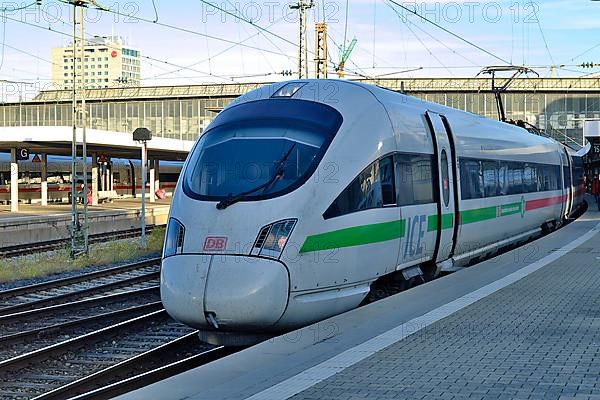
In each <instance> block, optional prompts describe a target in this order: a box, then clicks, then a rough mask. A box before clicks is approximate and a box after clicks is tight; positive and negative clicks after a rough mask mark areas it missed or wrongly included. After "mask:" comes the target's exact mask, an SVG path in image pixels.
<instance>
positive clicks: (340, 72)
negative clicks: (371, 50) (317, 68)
mask: <svg viewBox="0 0 600 400" xmlns="http://www.w3.org/2000/svg"><path fill="white" fill-rule="evenodd" d="M356 42H358V40H357V39H356V38H353V39H352V41H351V42H350V44H349V45H348V47H347V48H345V49H344V48H343V47H341V46H340V52H341V53H342V57H341V58H340V62H339V64H338V66H337V68H336V69H335V71H336V72H337V74H338V77H339V78H344V77H345V76H346V73H345V72H344V66H345V65H346V61H348V59H349V58H350V54H352V50H354V47H355V46H356ZM344 45H345V44H344Z"/></svg>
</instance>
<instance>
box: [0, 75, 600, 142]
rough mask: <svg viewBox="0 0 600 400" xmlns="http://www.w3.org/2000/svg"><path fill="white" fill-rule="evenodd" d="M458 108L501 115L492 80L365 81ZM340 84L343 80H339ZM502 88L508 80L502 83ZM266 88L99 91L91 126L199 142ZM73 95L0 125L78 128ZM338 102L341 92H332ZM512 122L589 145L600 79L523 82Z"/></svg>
mask: <svg viewBox="0 0 600 400" xmlns="http://www.w3.org/2000/svg"><path fill="white" fill-rule="evenodd" d="M361 82H365V83H371V84H376V85H379V86H382V87H385V88H388V89H391V90H395V91H401V92H404V93H406V94H409V95H413V96H417V97H420V98H422V99H424V100H428V101H433V102H437V103H441V104H443V105H447V106H450V107H454V108H458V109H462V110H465V111H469V112H472V113H475V114H480V115H483V116H486V117H490V118H498V114H497V108H496V101H495V98H494V94H493V92H492V90H491V80H489V79H482V78H456V79H454V78H453V79H447V78H432V79H429V78H419V79H381V80H361ZM332 83H335V81H332ZM497 83H499V84H502V81H501V80H500V81H499V82H497ZM263 85H264V83H234V84H206V85H194V86H157V87H124V88H103V89H92V90H88V91H87V93H86V99H87V106H88V115H89V117H88V121H89V127H90V128H92V129H98V130H107V131H113V132H123V133H124V134H129V135H130V134H131V132H133V130H134V129H136V128H138V127H146V128H148V129H150V130H151V131H152V132H153V134H154V136H158V137H164V138H173V139H180V140H195V139H196V138H197V137H198V136H199V134H201V133H202V131H203V130H204V129H206V127H207V126H208V124H209V123H210V121H211V120H212V119H213V118H214V117H215V116H216V114H217V113H218V112H219V111H220V110H222V109H223V108H224V107H225V106H227V104H229V103H230V102H231V101H232V100H233V99H235V98H236V97H238V96H240V95H242V94H244V93H247V92H248V91H250V90H253V89H255V88H258V87H261V86H263ZM71 96H72V93H71V92H70V91H68V90H55V91H44V92H41V93H40V94H39V95H38V96H36V97H35V98H34V99H33V100H31V101H28V102H21V103H4V104H1V105H0V127H11V126H69V125H72V120H71V118H72V114H71ZM328 96H329V97H330V98H331V101H335V87H334V86H332V92H331V94H329V95H328ZM502 96H503V99H504V105H505V108H506V114H507V117H508V118H509V119H513V120H524V121H526V122H529V123H531V124H533V125H536V126H538V127H539V128H541V129H543V130H545V131H546V132H547V133H548V134H549V135H551V136H553V137H555V138H556V139H558V140H560V141H562V142H566V143H568V144H570V145H572V146H574V147H578V146H580V145H581V144H582V143H583V126H584V121H585V120H589V119H599V118H600V78H581V79H575V78H531V79H528V78H526V79H516V80H514V81H513V82H512V84H511V85H510V87H509V89H508V91H507V92H506V93H504V94H503V95H502Z"/></svg>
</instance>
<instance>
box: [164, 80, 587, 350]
mask: <svg viewBox="0 0 600 400" xmlns="http://www.w3.org/2000/svg"><path fill="white" fill-rule="evenodd" d="M182 173H183V176H182V179H180V181H179V183H178V187H177V189H176V191H175V194H174V198H173V201H172V205H171V211H170V219H169V223H168V228H167V235H166V240H165V249H164V254H163V261H162V269H161V298H162V301H163V304H164V306H165V308H166V310H167V311H168V312H169V314H170V315H172V316H173V317H174V318H176V319H178V320H179V321H182V322H184V323H186V324H189V325H191V326H193V327H196V328H198V329H200V330H201V337H202V339H204V340H208V341H209V342H213V343H223V344H245V343H246V344H247V343H251V342H254V341H257V340H261V339H262V338H264V337H267V336H268V335H272V334H273V333H276V332H283V331H286V330H289V329H293V328H297V327H300V326H303V325H307V324H310V323H312V322H315V321H319V320H321V319H324V318H327V317H329V316H332V315H335V314H338V313H341V312H344V311H347V310H350V309H352V308H354V307H356V306H358V305H359V304H360V303H361V302H362V301H363V300H364V299H365V297H366V296H367V295H368V294H369V291H370V289H371V286H372V285H373V284H374V282H378V281H381V280H382V279H394V280H398V281H404V282H409V281H411V280H414V279H417V278H424V279H428V278H432V277H435V276H437V275H439V274H440V273H442V272H444V271H454V270H456V269H458V268H461V267H464V266H467V265H469V264H472V263H474V262H476V261H477V260H480V259H483V258H487V257H490V256H493V255H494V254H496V253H497V252H498V251H500V250H502V249H504V248H507V247H509V246H514V245H518V244H520V243H523V242H526V241H528V240H530V239H531V238H533V237H536V236H537V235H539V234H540V232H542V231H544V230H546V231H548V230H552V229H555V228H557V227H559V226H561V225H562V224H563V223H564V222H565V221H566V220H567V219H568V218H569V217H570V216H571V215H572V213H573V212H574V211H575V210H577V209H578V208H580V207H581V206H582V205H583V204H584V200H583V195H584V188H583V168H582V160H581V158H580V157H578V156H576V155H575V154H574V153H572V152H571V151H570V150H569V149H567V148H565V147H564V146H562V145H561V144H560V143H558V142H556V141H554V140H552V139H549V138H546V137H542V136H538V135H534V134H532V133H531V132H529V131H527V130H526V129H524V128H521V127H518V126H515V125H510V124H507V123H502V122H498V121H493V120H490V119H486V118H484V117H481V116H478V115H475V114H471V113H466V112H463V111H459V110H455V109H452V108H448V107H444V106H441V105H439V104H435V103H429V102H426V101H422V100H420V99H417V98H413V97H409V96H406V95H403V94H399V93H397V92H393V91H390V90H386V89H382V88H379V87H375V86H369V85H364V84H358V83H353V82H348V81H328V80H318V81H315V80H303V81H292V82H287V83H277V84H274V85H269V86H265V87H263V88H260V89H258V90H256V91H253V92H250V93H248V94H246V95H244V96H242V97H240V98H238V99H237V100H236V101H234V102H233V103H232V104H231V105H230V106H229V107H227V108H226V109H225V110H224V111H222V112H221V113H220V114H219V115H218V116H217V117H216V118H215V120H214V121H213V122H212V123H211V125H210V126H209V128H208V129H207V131H206V132H205V133H204V134H203V135H202V137H201V138H200V139H199V140H198V142H197V143H196V145H195V147H194V149H193V150H192V152H191V153H190V156H189V157H188V160H187V161H186V164H185V165H184V169H183V171H182Z"/></svg>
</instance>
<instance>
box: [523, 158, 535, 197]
mask: <svg viewBox="0 0 600 400" xmlns="http://www.w3.org/2000/svg"><path fill="white" fill-rule="evenodd" d="M536 171H537V168H536V167H535V166H532V165H529V164H525V167H524V168H523V193H533V192H537V188H538V184H537V176H536Z"/></svg>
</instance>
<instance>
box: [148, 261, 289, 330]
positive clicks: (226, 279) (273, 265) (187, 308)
mask: <svg viewBox="0 0 600 400" xmlns="http://www.w3.org/2000/svg"><path fill="white" fill-rule="evenodd" d="M160 292H161V299H162V302H163V305H164V307H165V309H166V310H167V311H168V313H169V314H170V315H171V316H172V317H173V318H175V319H177V320H178V321H181V322H183V323H185V324H188V325H190V326H193V327H195V328H198V329H215V328H217V327H218V330H224V331H235V330H245V329H254V330H268V328H269V327H270V326H273V325H274V324H275V323H276V322H277V321H278V320H279V319H280V318H281V316H282V315H283V313H284V311H285V308H286V305H287V302H288V294H289V277H288V272H287V269H286V267H285V266H284V265H283V263H281V262H279V261H276V260H271V259H266V258H256V257H249V256H237V255H220V254H217V255H199V254H197V255H176V256H172V257H167V258H165V259H163V263H162V269H161V290H160Z"/></svg>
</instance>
